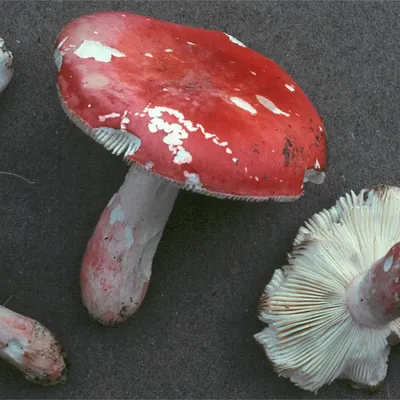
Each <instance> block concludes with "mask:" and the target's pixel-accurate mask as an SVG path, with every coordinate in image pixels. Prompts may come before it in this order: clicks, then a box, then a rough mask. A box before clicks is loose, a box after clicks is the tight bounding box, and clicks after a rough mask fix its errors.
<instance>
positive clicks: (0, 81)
mask: <svg viewBox="0 0 400 400" xmlns="http://www.w3.org/2000/svg"><path fill="white" fill-rule="evenodd" d="M13 75H14V62H13V56H12V53H11V51H10V50H8V49H7V47H6V45H5V43H4V39H2V38H0V94H1V93H2V92H3V91H4V89H5V88H6V87H7V85H8V84H9V83H10V81H11V78H12V77H13Z"/></svg>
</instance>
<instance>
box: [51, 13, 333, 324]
mask: <svg viewBox="0 0 400 400" xmlns="http://www.w3.org/2000/svg"><path fill="white" fill-rule="evenodd" d="M117 28H118V29H117ZM54 58H55V63H56V66H57V68H58V72H57V89H58V94H59V97H60V100H61V105H62V107H63V110H64V111H65V113H66V114H67V115H68V117H69V118H70V119H71V120H72V121H73V122H74V123H75V124H76V125H77V126H78V127H79V128H80V129H81V130H82V131H83V132H85V133H86V134H87V135H89V136H90V137H92V138H93V139H94V140H95V141H96V142H98V143H100V144H102V145H103V146H104V147H105V148H106V149H108V150H109V151H112V152H113V153H114V154H116V155H122V156H123V157H124V159H125V160H127V161H128V163H129V164H130V168H129V172H128V174H127V176H126V179H125V182H124V183H123V185H122V186H121V189H120V190H119V191H118V193H116V194H115V195H114V197H113V198H112V199H111V200H110V202H109V204H108V205H107V207H106V208H105V210H104V211H103V213H102V215H101V217H100V219H99V222H98V224H97V227H96V229H95V231H94V233H93V235H92V237H91V238H90V240H89V243H88V247H87V250H86V252H85V255H84V259H83V263H82V272H81V286H82V296H83V301H84V304H85V306H86V307H87V308H88V310H89V313H90V314H91V315H92V316H93V317H94V318H95V319H96V320H98V321H99V322H101V323H103V324H106V325H111V324H115V323H119V322H122V321H124V320H126V319H127V318H128V317H129V316H130V315H132V314H133V313H134V312H135V311H136V310H137V308H138V307H139V306H140V304H141V302H142V300H143V297H144V296H145V293H146V290H147V287H148V284H149V281H150V276H151V268H152V260H153V257H154V254H155V252H156V249H157V246H158V243H159V241H160V239H161V236H162V233H163V230H164V227H165V224H166V222H167V220H168V217H169V215H170V212H171V210H172V208H173V205H174V202H175V199H176V196H177V193H178V191H179V189H180V188H183V189H187V190H192V191H194V192H197V193H202V194H206V195H210V196H214V197H218V198H221V199H223V198H228V199H234V200H246V201H265V200H268V199H272V200H275V201H294V200H296V199H298V198H299V197H300V196H301V195H302V193H303V185H304V183H305V182H308V181H310V182H313V183H322V182H323V180H324V178H325V171H326V163H327V145H326V136H325V128H324V125H323V122H322V119H321V117H320V115H319V114H318V112H317V111H316V110H315V108H314V106H313V105H312V103H311V102H310V100H309V99H308V97H307V96H306V95H305V93H304V92H303V91H302V90H301V88H300V87H299V86H298V84H297V83H296V82H295V81H294V80H293V79H292V78H291V77H290V76H289V75H288V74H287V73H286V72H285V71H284V70H283V69H282V68H281V67H280V66H278V65H277V64H276V63H275V62H273V61H272V60H270V59H269V58H266V57H264V56H262V55H261V54H259V53H257V52H255V51H253V50H251V49H249V48H247V47H246V46H245V45H244V44H243V43H241V42H239V41H238V40H237V39H235V38H233V37H232V36H230V35H228V34H225V33H223V32H218V31H210V30H206V29H200V28H192V27H188V26H182V25H177V24H173V23H169V22H165V21H160V20H156V19H153V18H148V17H144V16H139V15H135V14H129V13H119V12H103V13H96V14H91V15H87V16H82V17H79V18H77V19H75V20H73V21H71V22H70V23H69V24H67V25H66V26H65V27H64V28H63V29H62V31H61V32H60V34H59V36H58V39H57V41H56V43H55V50H54ZM133 204H135V207H132V205H133Z"/></svg>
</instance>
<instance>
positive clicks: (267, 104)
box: [256, 94, 290, 117]
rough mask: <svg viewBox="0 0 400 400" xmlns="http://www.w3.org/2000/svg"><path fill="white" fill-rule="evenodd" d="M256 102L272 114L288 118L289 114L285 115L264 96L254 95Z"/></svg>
mask: <svg viewBox="0 0 400 400" xmlns="http://www.w3.org/2000/svg"><path fill="white" fill-rule="evenodd" d="M256 97H257V100H258V101H259V102H260V104H261V105H263V106H264V107H265V108H267V109H268V110H269V111H271V112H273V113H274V114H281V115H284V116H285V117H290V114H288V113H285V112H284V111H282V110H280V109H279V108H278V107H277V106H276V105H275V104H274V103H273V102H272V101H271V100H268V99H267V98H265V97H264V96H260V95H258V94H257V95H256Z"/></svg>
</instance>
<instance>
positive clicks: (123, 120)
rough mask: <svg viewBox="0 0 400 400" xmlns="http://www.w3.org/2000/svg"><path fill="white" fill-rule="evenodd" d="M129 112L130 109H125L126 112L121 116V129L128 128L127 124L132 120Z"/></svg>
mask: <svg viewBox="0 0 400 400" xmlns="http://www.w3.org/2000/svg"><path fill="white" fill-rule="evenodd" d="M127 114H128V110H125V111H124V114H123V115H122V117H121V129H122V130H126V124H129V122H130V121H131V120H130V119H129V118H128V117H127V116H126V115H127Z"/></svg>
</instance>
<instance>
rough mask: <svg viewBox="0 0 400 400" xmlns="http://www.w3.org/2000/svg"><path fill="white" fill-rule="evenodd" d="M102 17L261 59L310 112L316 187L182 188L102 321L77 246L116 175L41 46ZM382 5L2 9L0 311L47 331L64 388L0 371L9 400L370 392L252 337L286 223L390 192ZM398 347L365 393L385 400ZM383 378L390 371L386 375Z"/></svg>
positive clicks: (388, 52)
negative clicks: (298, 89)
mask: <svg viewBox="0 0 400 400" xmlns="http://www.w3.org/2000/svg"><path fill="white" fill-rule="evenodd" d="M100 10H120V11H126V12H135V13H140V14H145V15H149V16H152V17H157V18H161V19H165V20H168V21H173V22H178V23H182V24H189V25H194V26H199V27H205V28H210V29H218V30H223V31H225V32H228V33H230V34H232V35H233V36H235V37H237V38H238V39H240V40H242V41H243V42H244V43H246V44H247V45H248V46H249V47H252V48H254V49H255V50H257V51H259V52H261V53H263V54H265V55H267V56H269V57H271V58H273V59H274V60H276V61H277V62H278V63H279V64H280V65H282V66H283V67H284V68H285V69H286V70H287V71H288V72H289V73H290V74H291V75H292V76H293V77H294V78H295V79H296V80H297V82H298V83H299V84H300V85H301V86H302V88H303V89H304V90H305V91H306V93H307V94H308V95H309V97H310V98H311V100H312V101H313V103H314V104H315V106H316V107H317V109H318V110H319V112H320V113H321V114H322V115H323V116H324V118H325V124H326V128H327V132H328V137H329V145H330V170H329V178H328V179H327V181H326V184H324V185H323V186H320V187H312V186H311V187H308V188H307V194H306V195H305V196H304V197H303V198H302V199H301V200H299V201H298V202H296V203H293V204H274V203H264V204H247V203H235V202H229V201H221V200H216V199H212V198H206V197H202V196H199V195H193V194H189V193H183V192H182V193H181V194H180V196H179V198H178V200H177V202H176V206H175V209H174V211H173V213H172V215H171V218H170V220H169V223H168V225H167V227H166V230H165V234H164V237H163V239H162V242H161V244H160V246H159V249H158V252H157V255H156V258H155V260H154V273H153V277H152V281H151V286H150V289H149V291H148V294H147V296H146V299H145V301H144V303H143V306H142V307H141V309H140V311H139V312H138V313H137V314H136V315H135V316H134V317H133V318H132V319H131V320H130V321H129V322H127V323H125V324H123V325H121V326H119V327H118V328H105V327H102V326H100V325H98V324H96V323H94V322H93V321H92V320H91V319H90V318H89V317H88V314H87V313H86V311H85V309H84V308H83V306H82V304H81V300H80V292H79V271H80V261H81V258H82V254H83V252H84V250H85V246H86V243H87V240H88V239H89V237H90V234H91V232H92V230H93V228H94V226H95V224H96V221H97V218H98V217H99V215H100V213H101V211H102V210H103V208H104V206H105V205H106V204H107V202H108V200H109V199H110V197H111V196H112V194H113V193H114V192H115V191H116V190H117V189H118V188H119V186H120V184H121V183H122V182H123V179H124V174H125V172H126V167H125V166H124V164H123V162H122V161H121V160H120V159H119V158H117V157H115V156H113V155H111V154H110V153H108V152H107V151H106V150H104V149H103V148H102V147H100V145H97V144H95V143H94V141H92V140H91V139H89V138H88V137H86V136H84V134H82V133H80V132H79V131H78V129H77V128H75V127H74V126H73V125H72V123H70V122H69V120H68V119H67V118H66V117H65V116H64V114H63V112H62V111H61V108H60V106H59V102H58V99H57V96H56V91H55V85H54V77H55V67H54V66H53V60H52V44H53V41H54V40H55V38H56V36H57V34H58V32H59V30H60V29H61V27H62V26H63V25H64V24H66V23H67V22H68V21H69V20H71V19H72V18H75V17H78V16H79V15H81V14H85V13H90V12H94V11H100ZM399 13H400V3H396V2H389V1H387V2H385V3H383V2H361V1H359V2H327V1H325V2H324V1H319V2H301V3H300V2H283V1H281V2H261V1H257V2H256V1H253V2H250V1H247V2H244V1H243V2H233V1H229V2H217V1H210V2H200V1H192V2H172V1H163V2H154V1H151V2H150V1H148V2H133V1H132V2H123V1H114V2H112V1H107V2H101V1H96V2H94V1H86V2H84V1H64V2H62V1H57V2H56V1H54V2H45V1H33V0H31V1H8V2H7V1H1V2H0V36H2V37H4V38H5V39H6V41H7V43H8V44H9V47H10V48H11V50H12V51H13V52H14V56H15V60H16V74H15V77H14V79H13V81H12V83H11V84H10V86H9V88H8V89H7V91H6V92H5V94H4V96H3V98H2V99H1V100H0V127H1V128H0V143H1V149H0V171H9V172H14V173H18V174H21V175H23V176H25V177H26V178H28V179H31V180H33V181H35V184H32V185H30V184H28V183H26V182H24V181H23V180H21V179H18V178H14V177H10V176H5V175H0V200H1V201H0V210H1V214H0V218H1V223H0V249H1V251H0V265H1V268H2V277H3V278H2V279H1V281H0V302H4V301H6V299H8V298H9V296H11V295H13V297H12V299H11V300H10V301H9V303H8V304H7V306H8V307H10V308H11V309H13V310H15V311H17V312H20V313H23V314H25V315H29V316H31V317H33V318H36V319H38V320H40V321H42V322H43V323H45V324H46V325H47V326H48V327H49V328H50V329H52V330H53V331H54V332H55V333H56V335H57V336H58V338H59V339H60V341H61V342H62V344H63V345H64V346H65V348H66V350H67V351H68V355H69V359H70V362H71V369H70V374H69V378H68V381H67V383H66V384H65V385H62V386H59V387H55V388H47V389H42V388H38V387H36V386H34V385H32V384H30V383H28V382H27V381H25V380H24V379H23V378H22V376H21V374H20V373H18V372H16V371H14V370H13V369H12V368H10V367H9V365H7V364H5V363H0V396H1V398H4V399H9V398H35V399H50V398H74V399H77V398H93V399H94V398H224V399H230V398H241V399H249V398H270V399H272V398H310V397H311V398H312V397H315V398H360V397H361V398H370V397H371V395H370V394H368V393H365V392H357V391H354V390H352V389H350V388H348V387H347V386H345V385H344V384H343V383H341V382H335V383H334V384H332V385H331V386H329V387H325V388H323V389H322V390H321V391H320V392H319V393H318V396H314V395H312V394H310V393H308V392H304V391H302V390H300V389H297V388H296V387H294V386H293V385H292V384H291V383H290V382H289V381H287V380H285V379H282V378H278V377H277V376H276V375H275V374H274V373H273V372H272V370H271V368H270V366H269V364H268V362H267V360H266V357H265V355H264V352H263V351H262V349H261V347H259V345H258V344H257V343H256V342H255V340H254V339H253V334H254V333H256V332H258V331H259V330H260V329H261V328H262V325H261V324H260V323H259V322H258V320H257V318H256V306H257V302H258V298H259V295H260V293H261V291H262V289H263V287H264V285H265V284H266V283H267V282H268V281H269V279H270V277H271V275H272V273H273V270H274V269H275V268H278V267H279V266H280V265H281V264H282V263H284V262H285V255H286V253H287V252H288V251H290V249H291V242H292V240H293V238H294V235H295V234H296V232H297V230H298V228H299V227H300V225H301V224H302V223H303V221H305V220H306V219H307V218H308V217H310V216H311V215H312V214H313V213H315V212H316V211H318V210H321V209H322V208H324V207H329V206H331V205H332V204H333V202H334V201H335V200H336V199H337V198H338V196H340V195H342V194H344V193H345V192H347V191H349V190H351V189H353V190H355V191H358V190H360V189H361V188H362V187H363V186H365V185H373V184H378V183H387V184H394V185H396V184H399V183H400V170H399V152H398V151H399V150H398V149H399V148H400V147H399V124H400V122H399V121H400V120H399V104H400V92H399V85H400V76H399V61H400V44H399V30H398V29H399V28H398V15H399ZM399 365H400V353H399V350H398V349H397V350H396V349H395V350H394V351H392V354H391V356H390V362H389V373H388V376H387V379H386V381H385V382H384V385H383V387H382V389H381V391H380V392H378V393H377V394H375V395H373V397H375V398H389V397H391V398H396V397H397V398H398V397H399V396H400V388H399V384H398V382H399V376H398V371H399ZM396 372H397V373H396Z"/></svg>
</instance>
